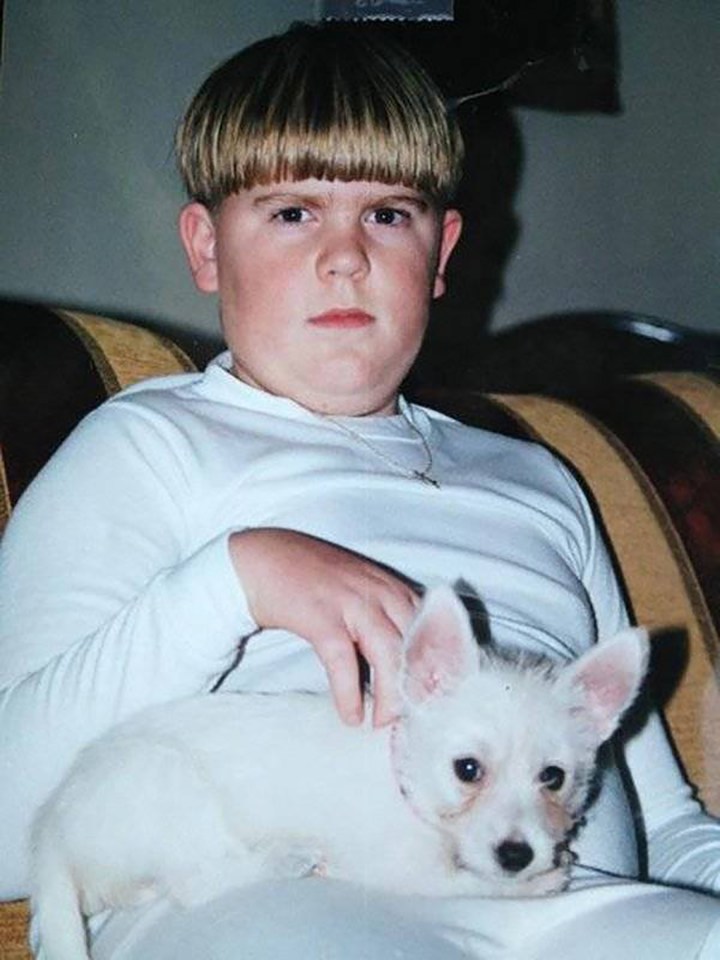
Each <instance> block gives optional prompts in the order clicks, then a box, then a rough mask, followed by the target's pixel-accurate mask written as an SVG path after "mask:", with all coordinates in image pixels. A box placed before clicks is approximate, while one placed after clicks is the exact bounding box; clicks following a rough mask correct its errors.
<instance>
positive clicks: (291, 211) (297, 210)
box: [272, 207, 309, 223]
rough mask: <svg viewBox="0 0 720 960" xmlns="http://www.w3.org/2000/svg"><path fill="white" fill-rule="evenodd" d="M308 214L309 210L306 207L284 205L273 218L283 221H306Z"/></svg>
mask: <svg viewBox="0 0 720 960" xmlns="http://www.w3.org/2000/svg"><path fill="white" fill-rule="evenodd" d="M308 216H309V214H308V211H307V210H305V209H304V207H283V208H282V210H277V211H276V212H275V213H274V214H273V215H272V219H273V220H279V221H280V222H281V223H304V222H305V221H306V220H307V219H308Z"/></svg>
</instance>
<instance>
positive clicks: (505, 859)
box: [495, 840, 535, 873]
mask: <svg viewBox="0 0 720 960" xmlns="http://www.w3.org/2000/svg"><path fill="white" fill-rule="evenodd" d="M534 856H535V852H534V850H533V848H532V847H531V846H530V844H529V843H526V842H525V841H524V840H504V841H503V842H502V843H501V844H500V845H499V846H497V847H496V848H495V859H496V860H497V862H498V863H499V864H500V866H501V867H502V868H503V870H507V871H508V873H519V872H520V871H521V870H524V869H525V867H526V866H527V865H528V864H529V863H532V859H533V857H534Z"/></svg>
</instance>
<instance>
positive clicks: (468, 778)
mask: <svg viewBox="0 0 720 960" xmlns="http://www.w3.org/2000/svg"><path fill="white" fill-rule="evenodd" d="M453 770H454V771H455V776H456V777H457V778H458V780H462V782H463V783H477V782H478V780H482V777H483V774H484V773H485V771H484V770H483V765H482V764H481V763H480V761H479V760H476V759H475V757H460V758H459V759H458V760H455V761H454V762H453Z"/></svg>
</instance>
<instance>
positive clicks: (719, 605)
mask: <svg viewBox="0 0 720 960" xmlns="http://www.w3.org/2000/svg"><path fill="white" fill-rule="evenodd" d="M189 369H193V365H192V362H191V361H190V360H189V359H188V358H187V357H186V356H185V355H184V354H183V353H182V352H181V351H180V350H178V348H177V347H175V346H174V345H173V344H172V343H169V342H168V341H167V340H165V339H163V338H161V337H158V336H157V335H155V334H152V333H149V332H148V331H146V330H143V329H141V328H139V327H136V326H133V325H130V324H127V323H119V322H116V321H111V320H107V319H104V318H101V317H94V316H89V315H86V314H79V313H72V312H68V311H64V310H47V309H44V308H37V307H27V306H21V305H18V304H4V305H3V304H0V395H1V396H2V401H3V402H2V403H1V404H0V443H1V444H2V463H1V464H0V484H1V489H0V493H1V494H2V503H1V504H0V512H1V513H2V517H0V519H2V518H6V517H7V516H8V514H9V512H10V509H11V505H12V504H13V503H14V502H15V501H16V499H17V497H18V496H19V494H20V493H21V492H22V490H23V489H24V487H25V485H26V484H27V482H28V481H29V480H30V479H31V478H32V476H33V475H34V473H35V472H36V471H37V469H38V468H39V467H40V466H41V465H42V463H44V462H45V460H46V459H47V457H48V456H49V455H50V454H51V453H52V451H53V450H54V449H55V448H56V447H57V445H58V444H59V442H60V441H61V440H62V438H63V437H64V436H65V435H66V434H67V433H68V432H69V430H70V429H71V428H72V426H73V425H74V423H76V422H77V420H79V419H80V417H81V416H82V415H83V414H84V413H86V412H88V411H89V410H91V409H92V408H93V407H94V406H95V405H96V404H97V403H99V402H100V401H101V400H102V399H104V398H105V397H106V396H109V395H110V394H112V393H113V392H115V391H116V390H117V389H119V388H120V387H122V386H125V385H126V384H129V383H132V382H134V381H136V380H139V379H142V378H143V377H146V376H151V375H156V374H162V373H172V372H177V371H180V370H189ZM418 399H420V400H421V401H422V402H425V403H428V404H429V405H431V406H435V407H437V408H439V409H442V410H444V411H445V412H447V413H449V414H451V415H453V416H457V417H458V418H459V419H462V420H464V421H466V422H468V423H475V424H478V425H480V426H484V427H487V428H489V429H493V430H498V431H500V432H506V433H510V434H512V435H515V436H526V437H530V438H533V439H536V440H539V441H540V442H542V443H545V444H547V445H548V446H550V447H551V448H552V449H553V450H555V451H556V452H557V453H558V454H559V455H560V456H561V457H562V458H563V459H564V460H565V461H566V462H567V463H569V464H570V465H571V466H572V467H573V469H574V470H575V472H576V474H577V475H578V476H579V478H580V480H581V482H582V483H583V484H584V486H585V488H586V489H587V490H588V492H589V494H590V496H591V499H592V500H593V502H594V503H595V505H596V507H597V514H598V518H599V520H600V521H601V523H602V525H603V526H604V528H605V530H606V533H607V536H608V539H609V542H610V544H611V548H612V550H613V552H614V556H615V559H616V562H617V569H618V573H619V575H620V578H621V580H622V582H623V584H624V587H625V590H626V594H627V599H628V602H629V604H630V607H631V609H632V611H633V614H634V616H635V618H636V619H637V620H638V622H642V623H646V624H648V625H649V626H651V627H654V628H656V629H657V630H658V631H661V632H663V634H664V635H663V636H660V635H659V636H658V639H657V642H656V645H655V646H656V654H657V655H656V657H655V661H654V667H655V673H656V687H657V692H658V695H659V697H660V698H661V699H662V701H663V703H664V706H665V712H666V716H667V720H668V723H669V726H670V729H671V731H672V734H673V739H674V741H675V744H676V746H677V749H678V752H679V754H680V756H681V758H682V761H683V763H684V765H685V767H686V769H687V771H688V775H689V776H690V778H691V779H692V781H693V782H694V783H695V784H697V786H698V788H699V790H700V793H701V796H702V798H703V800H704V801H705V803H706V805H707V806H708V808H709V809H711V810H713V811H714V812H716V813H720V736H713V733H714V731H718V730H720V694H719V692H718V653H719V650H718V632H719V630H720V577H719V574H720V443H718V438H719V435H720V386H719V385H718V383H717V382H716V381H715V380H713V379H712V378H711V377H710V376H708V375H699V374H695V373H662V374H660V373H658V374H644V375H642V376H639V377H628V378H616V379H613V380H612V381H611V382H610V383H608V385H607V387H606V389H604V390H603V391H602V395H592V396H584V397H582V398H576V399H574V400H573V401H572V402H570V401H568V400H567V399H564V400H559V399H554V398H552V397H550V396H543V395H538V394H535V395H533V394H524V395H522V394H493V395H483V394H481V393H475V392H472V391H467V390H465V391H461V392H460V391H458V392H453V391H451V390H443V391H425V392H424V393H423V394H422V395H420V396H418ZM680 673H681V674H682V676H680V677H679V674H680ZM26 923H27V907H26V904H24V903H15V904H5V905H3V906H0V960H26V958H28V957H29V954H28V952H27V949H26V946H25V937H26Z"/></svg>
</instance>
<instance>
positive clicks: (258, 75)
mask: <svg viewBox="0 0 720 960" xmlns="http://www.w3.org/2000/svg"><path fill="white" fill-rule="evenodd" d="M176 145H177V157H178V164H179V168H180V173H181V176H182V178H183V181H184V183H185V187H186V190H187V193H188V196H189V197H190V198H191V199H193V200H198V201H200V202H201V203H203V204H205V205H206V206H207V207H208V208H209V209H215V208H216V207H217V206H218V205H219V204H220V203H221V202H222V200H224V199H225V197H227V196H229V195H230V194H232V193H236V192H238V191H239V190H242V189H247V188H250V187H253V186H256V185H258V184H266V183H273V182H278V181H281V180H303V179H306V178H317V179H323V180H333V179H338V180H346V181H347V180H371V181H378V182H380V183H388V184H392V183H401V184H403V185H405V186H408V187H412V188H414V189H417V190H419V191H420V192H422V193H423V194H425V195H426V196H427V197H428V199H429V200H431V201H432V202H434V203H436V204H437V205H438V206H441V207H442V206H446V205H447V204H448V202H449V201H450V199H451V198H452V195H453V193H454V191H455V189H456V187H457V184H458V181H459V179H460V173H461V164H462V153H463V150H462V140H461V137H460V133H459V130H458V127H457V124H456V122H455V120H454V118H453V117H451V116H450V115H449V114H448V111H447V110H446V107H445V103H444V101H443V98H442V96H441V94H440V92H439V90H438V89H437V87H436V86H435V84H434V83H433V81H432V80H431V79H430V78H429V76H428V75H427V74H426V73H425V71H424V70H423V69H422V68H421V67H420V66H419V65H418V64H417V63H416V62H415V60H414V59H413V58H412V57H411V56H410V55H409V54H408V53H407V52H406V51H404V50H403V49H402V48H401V47H399V46H397V45H396V44H394V43H391V42H390V41H389V40H388V39H386V38H384V37H381V36H378V35H375V34H373V33H372V32H371V31H369V30H368V29H367V28H360V29H358V28H353V27H352V26H351V25H348V24H323V25H313V26H310V25H304V26H300V27H293V28H291V29H290V30H289V31H288V32H287V33H285V34H282V35H280V36H278V37H270V38H268V39H266V40H261V41H260V42H258V43H255V44H253V45H252V46H250V47H248V48H247V49H245V50H243V51H241V52H240V53H239V54H237V55H236V56H234V57H232V58H231V59H230V60H228V61H227V62H226V63H224V64H222V65H221V66H220V67H218V68H217V69H216V70H215V71H214V72H213V73H212V74H211V75H210V76H209V77H208V79H207V80H206V81H205V83H204V84H203V85H202V87H201V88H200V90H199V91H198V93H197V94H196V96H195V98H194V99H193V100H192V102H191V104H190V106H189V108H188V110H187V113H186V114H185V117H184V119H183V121H182V123H181V125H180V127H179V129H178V134H177V144H176Z"/></svg>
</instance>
